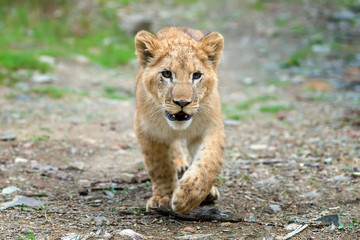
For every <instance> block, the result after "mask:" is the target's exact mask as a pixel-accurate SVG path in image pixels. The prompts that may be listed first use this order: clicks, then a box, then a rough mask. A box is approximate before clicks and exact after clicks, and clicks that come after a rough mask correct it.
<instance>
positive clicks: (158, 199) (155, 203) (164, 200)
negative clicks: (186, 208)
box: [146, 196, 170, 212]
mask: <svg viewBox="0 0 360 240" xmlns="http://www.w3.org/2000/svg"><path fill="white" fill-rule="evenodd" d="M169 203H170V197H169V196H164V197H162V196H152V197H151V198H150V199H149V200H148V201H147V202H146V211H147V212H148V211H150V210H151V209H154V208H158V207H160V206H163V205H164V206H169Z"/></svg>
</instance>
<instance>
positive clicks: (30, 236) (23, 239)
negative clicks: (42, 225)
mask: <svg viewBox="0 0 360 240" xmlns="http://www.w3.org/2000/svg"><path fill="white" fill-rule="evenodd" d="M19 240H36V238H35V235H34V233H33V232H28V234H27V235H26V236H25V237H21V238H19Z"/></svg>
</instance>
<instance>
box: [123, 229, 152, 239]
mask: <svg viewBox="0 0 360 240" xmlns="http://www.w3.org/2000/svg"><path fill="white" fill-rule="evenodd" d="M118 235H119V236H121V237H131V238H132V239H134V240H142V239H146V237H145V236H143V235H141V234H139V233H137V232H135V231H133V230H131V229H124V230H121V231H120V232H119V234H118Z"/></svg>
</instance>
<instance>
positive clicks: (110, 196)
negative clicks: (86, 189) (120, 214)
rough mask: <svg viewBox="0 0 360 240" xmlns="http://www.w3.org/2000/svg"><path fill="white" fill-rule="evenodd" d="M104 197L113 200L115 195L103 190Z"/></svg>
mask: <svg viewBox="0 0 360 240" xmlns="http://www.w3.org/2000/svg"><path fill="white" fill-rule="evenodd" d="M105 195H106V196H107V197H109V198H114V197H115V194H114V193H113V192H111V191H109V190H105Z"/></svg>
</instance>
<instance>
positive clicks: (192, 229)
mask: <svg viewBox="0 0 360 240" xmlns="http://www.w3.org/2000/svg"><path fill="white" fill-rule="evenodd" d="M184 231H185V232H191V233H195V232H196V231H197V229H196V228H193V227H184Z"/></svg>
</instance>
